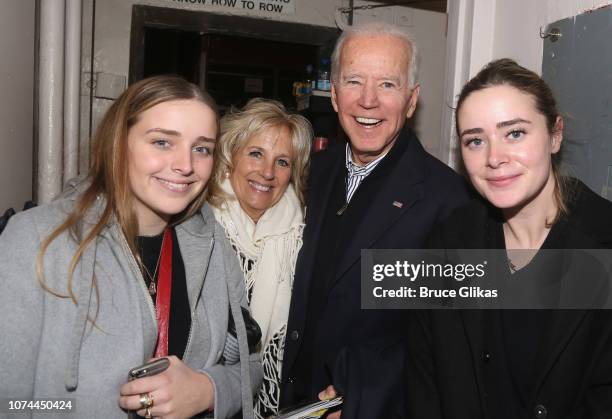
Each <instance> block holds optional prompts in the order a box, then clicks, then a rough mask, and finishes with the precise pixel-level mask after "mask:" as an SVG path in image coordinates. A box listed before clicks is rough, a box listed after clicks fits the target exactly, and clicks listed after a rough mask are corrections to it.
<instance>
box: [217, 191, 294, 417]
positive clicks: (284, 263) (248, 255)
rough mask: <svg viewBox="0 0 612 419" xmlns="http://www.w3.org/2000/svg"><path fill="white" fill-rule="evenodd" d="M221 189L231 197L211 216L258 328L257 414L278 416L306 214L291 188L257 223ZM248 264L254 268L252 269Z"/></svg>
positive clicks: (233, 197)
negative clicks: (235, 263)
mask: <svg viewBox="0 0 612 419" xmlns="http://www.w3.org/2000/svg"><path fill="white" fill-rule="evenodd" d="M221 187H222V189H223V191H224V192H225V193H226V194H228V196H229V197H230V198H228V199H227V200H225V201H224V202H223V204H222V205H221V208H216V207H213V211H214V214H215V218H216V219H217V221H218V222H219V223H220V224H221V225H222V226H223V228H224V229H225V233H226V235H227V238H228V239H229V241H230V242H231V244H232V246H234V248H235V249H236V254H237V256H238V260H239V261H240V262H241V267H242V271H243V273H244V277H245V285H246V290H247V295H248V294H249V293H250V294H251V298H250V301H249V305H250V308H251V314H252V316H253V318H254V319H255V320H256V321H257V323H258V324H259V327H261V333H262V362H263V369H264V383H263V387H262V389H261V391H260V392H259V395H258V399H257V402H256V404H255V411H256V412H255V413H256V416H257V417H263V416H262V415H261V414H260V413H259V412H263V411H264V410H272V411H274V412H277V411H278V404H279V393H280V385H279V383H280V377H281V366H282V360H283V349H284V344H285V334H286V331H287V317H288V315H289V304H290V302H291V288H292V286H293V276H294V273H295V263H296V260H297V255H298V251H299V250H300V247H301V246H302V231H303V228H304V221H303V220H304V214H303V211H302V207H301V205H300V201H299V199H298V198H297V195H296V194H295V191H294V189H293V186H292V185H291V184H290V185H289V187H288V188H287V191H286V192H285V193H284V194H283V196H282V197H281V199H280V200H279V201H278V202H277V203H276V205H274V206H273V207H271V208H268V209H267V210H266V212H265V213H264V214H263V215H262V216H261V218H260V219H259V220H258V222H257V224H255V223H254V222H253V220H251V218H250V217H249V216H248V215H247V214H246V213H245V212H244V210H243V209H242V208H241V207H240V203H239V202H238V200H237V199H236V198H235V196H236V195H235V193H234V190H233V188H232V185H231V183H230V181H229V179H226V180H225V181H224V182H223V183H222V184H221ZM241 255H242V258H241ZM249 261H251V263H253V265H252V266H251V267H250V269H249Z"/></svg>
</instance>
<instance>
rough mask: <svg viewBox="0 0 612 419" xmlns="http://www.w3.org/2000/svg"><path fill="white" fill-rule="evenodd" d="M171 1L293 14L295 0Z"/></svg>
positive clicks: (174, 0) (172, 0)
mask: <svg viewBox="0 0 612 419" xmlns="http://www.w3.org/2000/svg"><path fill="white" fill-rule="evenodd" d="M171 2H172V3H182V4H193V5H197V6H215V7H227V8H229V9H243V10H252V11H258V12H266V13H270V14H295V3H296V2H297V0H171Z"/></svg>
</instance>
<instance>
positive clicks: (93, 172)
mask: <svg viewBox="0 0 612 419" xmlns="http://www.w3.org/2000/svg"><path fill="white" fill-rule="evenodd" d="M175 100H197V101H199V102H201V103H203V104H204V105H206V106H208V107H209V108H211V109H212V110H213V111H214V112H215V115H218V113H217V107H216V105H215V101H214V100H213V99H212V98H211V97H210V96H209V95H208V94H207V93H205V92H202V91H201V90H200V88H199V87H198V86H196V85H194V84H192V83H189V82H188V81H186V80H184V79H182V78H180V77H177V76H155V77H151V78H147V79H144V80H141V81H139V82H137V83H134V84H133V85H131V86H130V87H129V88H128V89H127V90H126V91H125V92H123V94H122V95H121V96H119V98H118V99H117V100H116V101H115V102H114V103H113V104H112V106H111V107H110V109H109V110H108V111H107V112H106V114H105V115H104V118H103V119H102V121H101V122H100V125H99V126H98V129H97V130H96V133H95V135H94V137H93V144H92V149H91V162H92V164H91V168H90V170H89V174H88V176H87V179H88V182H89V184H88V186H87V188H86V189H85V191H84V193H83V194H82V195H81V196H80V197H79V199H78V201H77V202H76V205H75V208H74V210H73V211H72V213H71V214H70V215H69V216H68V217H67V218H66V220H65V221H64V222H63V223H62V224H60V225H59V226H58V227H57V228H56V229H55V230H54V231H53V232H52V233H51V234H50V235H49V236H48V237H47V238H46V239H45V240H43V241H42V243H41V246H40V251H39V252H38V255H37V259H36V273H37V277H38V280H39V282H40V283H41V285H42V287H43V288H44V289H45V290H47V291H48V292H50V293H52V294H54V295H56V296H58V297H62V298H71V299H72V301H74V302H75V303H76V297H75V295H74V293H73V287H72V282H73V277H74V271H75V269H76V266H77V264H78V262H79V260H80V259H81V257H82V256H83V253H84V252H85V250H86V249H87V248H88V247H89V246H91V245H92V243H93V242H94V241H95V239H96V237H97V236H98V235H99V234H100V232H101V231H102V229H103V228H104V226H105V225H106V224H107V223H109V221H110V220H111V217H113V216H114V217H115V218H116V221H117V223H118V225H119V227H120V228H121V230H122V232H123V234H124V235H125V238H126V240H127V243H128V246H129V248H130V250H131V251H132V253H133V254H134V255H135V257H136V259H137V260H138V261H139V260H140V255H139V252H138V250H137V246H136V236H137V234H138V222H137V219H136V214H135V213H134V210H133V194H132V191H131V188H130V182H129V179H128V155H129V153H128V141H127V140H128V132H129V130H130V128H131V127H132V126H134V124H136V123H137V122H138V120H139V116H140V115H141V114H142V113H143V112H144V111H146V110H147V109H150V108H152V107H153V106H156V105H158V104H160V103H164V102H170V101H175ZM216 119H217V121H218V116H217V117H216ZM98 199H100V200H101V202H103V203H104V207H103V209H102V210H101V215H100V216H99V219H98V220H97V222H96V224H95V225H94V226H93V228H91V230H89V231H83V223H82V221H83V218H84V216H85V215H86V213H87V212H88V211H89V210H90V209H91V208H92V207H93V206H94V204H95V203H96V201H97V200H98ZM205 199H206V190H203V191H202V193H201V194H200V195H199V196H198V197H196V199H195V200H194V201H193V202H191V204H189V205H188V206H187V208H186V209H185V210H184V211H183V212H182V213H181V214H178V215H177V216H175V217H174V219H173V220H172V222H173V223H179V222H181V221H182V220H184V219H186V218H188V217H190V216H191V215H193V214H194V213H195V212H196V211H197V210H198V209H199V208H200V207H201V206H202V204H203V203H204V201H205ZM66 231H68V232H69V233H70V235H71V236H72V237H73V239H74V240H75V241H76V242H77V243H78V248H77V250H76V252H75V254H74V255H73V256H72V259H71V260H70V265H69V267H68V284H67V285H68V286H67V290H68V295H63V294H60V293H59V292H56V291H54V290H52V289H50V288H49V287H48V286H47V284H46V283H45V281H44V277H43V262H44V256H45V253H46V251H47V249H48V248H49V245H50V244H51V243H52V242H53V241H54V240H55V239H56V238H58V237H59V236H60V235H61V234H62V233H64V232H66ZM95 286H96V284H95V279H94V287H95ZM96 291H97V287H96Z"/></svg>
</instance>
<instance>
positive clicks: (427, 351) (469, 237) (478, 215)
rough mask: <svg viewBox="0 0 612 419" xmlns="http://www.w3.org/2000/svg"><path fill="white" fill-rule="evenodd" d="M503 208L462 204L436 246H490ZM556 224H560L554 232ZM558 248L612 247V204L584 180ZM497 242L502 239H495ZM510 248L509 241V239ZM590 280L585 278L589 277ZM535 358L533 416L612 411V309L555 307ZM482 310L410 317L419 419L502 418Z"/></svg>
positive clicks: (412, 400)
mask: <svg viewBox="0 0 612 419" xmlns="http://www.w3.org/2000/svg"><path fill="white" fill-rule="evenodd" d="M501 229H502V221H501V219H500V218H499V215H498V213H497V211H496V210H495V209H494V208H492V207H490V206H489V205H487V204H485V203H482V202H473V203H471V204H469V205H468V206H466V207H463V208H459V209H457V210H456V211H455V212H454V213H453V214H452V215H451V216H450V217H449V218H448V220H447V221H446V222H445V223H444V224H443V225H441V226H440V227H439V228H438V229H437V230H436V232H435V233H434V234H433V237H432V238H431V240H430V245H431V247H433V248H448V249H455V248H458V249H460V248H473V249H479V248H487V246H491V243H492V242H495V238H492V237H491V236H492V235H493V236H495V235H497V236H498V237H499V235H501V237H502V238H503V232H502V230H501ZM555 229H557V231H555ZM553 232H554V233H555V234H554V240H548V239H547V242H545V247H548V248H552V249H555V248H557V249H572V248H573V249H579V248H583V249H610V248H612V203H611V202H608V201H606V200H605V199H603V198H601V197H599V196H597V195H596V194H595V193H593V192H592V191H591V190H589V189H588V188H587V187H586V186H584V185H583V184H582V183H580V182H577V183H576V187H575V188H574V196H573V202H572V203H571V204H570V212H569V216H568V217H566V218H564V219H562V220H561V222H559V223H558V224H556V225H555V226H553V229H552V230H551V232H550V233H549V237H550V236H551V235H553ZM494 247H497V246H494ZM501 247H502V248H503V241H502V246H501ZM585 280H586V278H585ZM550 313H551V318H552V320H551V322H550V327H551V328H550V330H549V331H548V330H546V331H543V334H544V336H547V338H546V339H545V340H543V343H542V346H541V347H540V349H539V351H538V352H537V355H536V358H535V360H536V361H535V364H534V365H535V370H534V371H532V373H533V375H532V377H533V378H532V379H531V381H532V382H531V383H530V384H531V385H530V387H531V389H530V390H529V391H528V393H529V394H528V398H527V406H526V411H527V416H526V417H534V418H539V419H543V418H547V417H548V418H609V417H612V311H610V310H558V311H552V312H550ZM488 315H490V312H487V311H483V310H463V311H459V310H458V311H450V310H449V311H440V310H438V311H428V312H426V311H424V312H420V313H418V315H416V316H413V317H411V321H410V328H409V332H410V336H411V339H410V340H409V342H408V345H409V351H408V355H409V357H408V359H407V361H406V362H407V364H408V368H407V369H408V375H407V382H408V388H407V391H408V395H407V399H408V404H407V407H408V409H409V411H410V413H411V417H413V418H434V419H435V418H449V419H478V418H496V417H498V416H499V415H500V413H499V412H496V411H489V406H490V404H489V403H488V402H487V397H488V393H487V388H486V386H485V368H488V366H487V365H488V363H489V362H491V360H490V357H491V355H490V353H489V352H488V350H487V347H486V344H485V338H484V336H483V334H484V332H483V329H484V322H485V318H486V316H488Z"/></svg>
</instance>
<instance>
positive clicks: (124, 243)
mask: <svg viewBox="0 0 612 419" xmlns="http://www.w3.org/2000/svg"><path fill="white" fill-rule="evenodd" d="M117 229H118V228H117ZM118 230H119V229H118ZM119 238H120V239H121V240H120V243H121V245H122V247H123V250H124V252H125V253H127V255H128V260H129V261H130V262H131V264H132V266H133V267H134V268H136V272H138V274H137V275H138V280H139V281H138V282H140V289H142V290H143V291H144V293H145V295H146V300H147V303H148V304H149V308H150V309H151V312H152V313H153V324H155V326H156V327H155V329H156V330H157V328H158V325H157V310H156V309H155V304H153V298H152V297H151V294H149V290H148V289H147V287H146V286H145V280H144V277H143V276H142V272H141V271H140V268H139V267H138V263H137V262H136V258H135V257H134V254H133V253H132V251H131V250H130V246H128V244H127V240H126V238H125V236H124V235H123V232H122V231H121V230H119Z"/></svg>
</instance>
